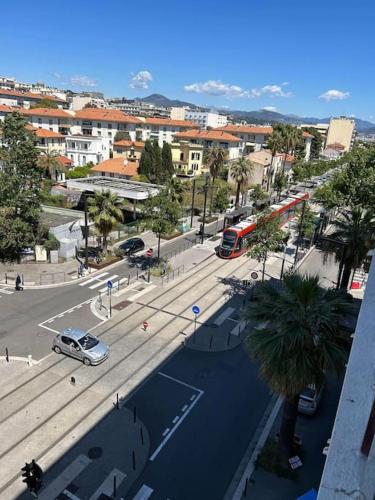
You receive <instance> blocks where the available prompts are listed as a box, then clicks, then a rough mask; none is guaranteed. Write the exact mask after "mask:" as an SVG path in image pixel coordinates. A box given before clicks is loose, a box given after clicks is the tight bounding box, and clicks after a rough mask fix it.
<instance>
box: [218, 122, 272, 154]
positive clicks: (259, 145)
mask: <svg viewBox="0 0 375 500" xmlns="http://www.w3.org/2000/svg"><path fill="white" fill-rule="evenodd" d="M216 130H218V131H222V132H226V133H228V134H231V135H234V136H235V137H238V139H240V150H241V154H247V153H249V152H251V151H259V150H261V149H263V148H265V147H266V146H267V140H268V137H269V136H270V135H271V134H272V127H261V126H253V125H226V126H225V127H220V128H217V129H216Z"/></svg>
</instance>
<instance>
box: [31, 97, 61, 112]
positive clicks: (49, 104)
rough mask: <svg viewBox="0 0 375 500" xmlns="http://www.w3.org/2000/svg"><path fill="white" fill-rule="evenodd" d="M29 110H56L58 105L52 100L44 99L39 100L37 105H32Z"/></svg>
mask: <svg viewBox="0 0 375 500" xmlns="http://www.w3.org/2000/svg"><path fill="white" fill-rule="evenodd" d="M30 108H31V109H34V108H51V109H57V108H58V105H57V103H56V101H53V100H52V99H48V97H44V98H43V99H41V100H40V101H39V102H38V103H36V104H32V105H31V106H30Z"/></svg>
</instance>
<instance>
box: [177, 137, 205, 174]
mask: <svg viewBox="0 0 375 500" xmlns="http://www.w3.org/2000/svg"><path fill="white" fill-rule="evenodd" d="M170 146H171V150H172V161H173V166H174V168H175V171H176V175H178V176H182V177H196V176H198V175H201V174H202V172H203V146H202V145H201V144H192V143H190V142H189V141H180V142H172V144H171V145H170Z"/></svg>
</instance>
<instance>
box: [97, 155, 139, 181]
mask: <svg viewBox="0 0 375 500" xmlns="http://www.w3.org/2000/svg"><path fill="white" fill-rule="evenodd" d="M138 167H139V162H138V160H136V159H132V160H128V159H127V158H122V157H120V156H119V157H118V158H111V159H109V160H106V161H103V162H102V163H99V164H98V165H95V167H92V169H91V172H92V174H93V175H94V176H100V177H119V178H120V179H127V180H129V179H131V178H132V177H134V176H135V175H138Z"/></svg>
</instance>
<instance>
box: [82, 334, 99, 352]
mask: <svg viewBox="0 0 375 500" xmlns="http://www.w3.org/2000/svg"><path fill="white" fill-rule="evenodd" d="M78 342H79V343H80V345H81V346H82V348H83V350H84V351H88V350H89V349H92V348H93V347H95V346H96V345H98V344H99V340H97V339H96V338H95V337H92V336H91V335H85V336H84V337H81V338H80V339H79V340H78Z"/></svg>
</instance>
